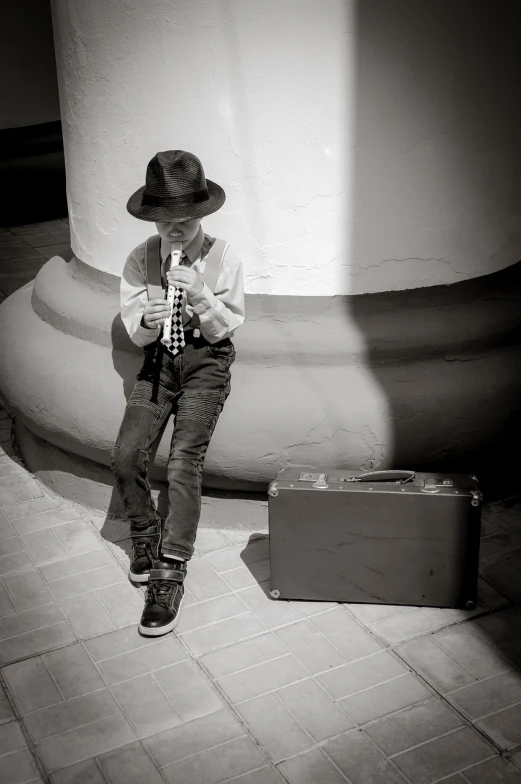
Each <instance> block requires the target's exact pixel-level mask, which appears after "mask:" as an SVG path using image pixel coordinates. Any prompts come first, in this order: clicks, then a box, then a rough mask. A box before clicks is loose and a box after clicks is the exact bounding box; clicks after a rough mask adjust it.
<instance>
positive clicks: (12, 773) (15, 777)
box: [0, 749, 42, 784]
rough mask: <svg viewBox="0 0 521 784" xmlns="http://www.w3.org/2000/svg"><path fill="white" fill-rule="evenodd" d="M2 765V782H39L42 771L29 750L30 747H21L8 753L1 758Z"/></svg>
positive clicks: (16, 783) (11, 783) (18, 783)
mask: <svg viewBox="0 0 521 784" xmlns="http://www.w3.org/2000/svg"><path fill="white" fill-rule="evenodd" d="M0 765H1V766H2V784H28V783H29V782H31V784H38V782H41V781H42V779H41V778H40V771H39V770H38V768H37V767H36V764H35V762H34V760H33V758H32V756H31V753H30V752H29V749H20V751H15V752H13V753H12V754H6V755H5V757H2V758H1V759H0Z"/></svg>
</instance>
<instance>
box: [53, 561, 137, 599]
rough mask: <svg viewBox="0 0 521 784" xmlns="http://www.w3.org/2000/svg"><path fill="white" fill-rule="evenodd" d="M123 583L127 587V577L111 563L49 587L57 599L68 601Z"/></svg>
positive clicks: (56, 582) (63, 579)
mask: <svg viewBox="0 0 521 784" xmlns="http://www.w3.org/2000/svg"><path fill="white" fill-rule="evenodd" d="M95 552H96V551H95ZM99 552H103V551H102V550H100V551H99ZM121 582H125V585H126V582H127V579H126V577H125V575H124V574H123V572H122V571H121V569H120V568H119V567H118V565H117V564H115V563H110V564H107V565H106V566H100V567H99V568H98V569H93V570H91V571H88V572H81V573H80V574H73V575H71V576H70V577H62V578H61V580H54V581H53V582H50V583H48V585H49V588H50V589H51V592H52V593H53V595H54V597H55V598H56V599H66V598H68V597H69V596H77V595H79V594H82V593H86V592H87V591H92V590H94V589H96V588H104V587H107V586H115V584H116V583H121Z"/></svg>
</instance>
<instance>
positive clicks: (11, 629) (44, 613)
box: [0, 604, 64, 640]
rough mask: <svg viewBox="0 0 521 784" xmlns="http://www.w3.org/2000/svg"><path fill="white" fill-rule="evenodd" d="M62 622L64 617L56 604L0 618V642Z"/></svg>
mask: <svg viewBox="0 0 521 784" xmlns="http://www.w3.org/2000/svg"><path fill="white" fill-rule="evenodd" d="M63 620H64V615H63V613H62V612H61V610H60V608H59V607H58V606H57V605H56V604H46V605H44V606H43V607H37V608H36V609H34V610H24V611H23V612H20V613H17V614H16V615H11V616H9V617H7V618H0V640H3V639H6V638H7V637H15V636H16V635H18V634H24V633H25V632H30V631H34V630H35V629H41V628H43V627H44V626H50V625H52V624H54V623H59V622H60V621H63Z"/></svg>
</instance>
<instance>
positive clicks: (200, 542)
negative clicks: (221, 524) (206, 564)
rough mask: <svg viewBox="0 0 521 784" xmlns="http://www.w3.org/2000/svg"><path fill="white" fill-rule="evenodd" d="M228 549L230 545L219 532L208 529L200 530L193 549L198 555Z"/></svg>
mask: <svg viewBox="0 0 521 784" xmlns="http://www.w3.org/2000/svg"><path fill="white" fill-rule="evenodd" d="M229 547H230V543H229V542H228V540H227V539H226V537H225V536H224V535H223V534H222V533H221V532H220V531H212V530H211V529H209V528H206V529H205V528H200V529H199V530H198V532H197V538H196V540H195V549H196V551H197V552H198V553H199V555H206V554H207V553H212V552H215V550H224V549H226V548H229Z"/></svg>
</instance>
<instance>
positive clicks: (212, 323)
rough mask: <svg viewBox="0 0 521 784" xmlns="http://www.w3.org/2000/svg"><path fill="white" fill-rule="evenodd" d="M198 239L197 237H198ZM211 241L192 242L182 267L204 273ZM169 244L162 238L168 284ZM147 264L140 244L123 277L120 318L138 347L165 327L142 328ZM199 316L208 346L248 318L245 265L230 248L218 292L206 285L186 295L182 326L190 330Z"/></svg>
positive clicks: (132, 255) (154, 337) (163, 267)
mask: <svg viewBox="0 0 521 784" xmlns="http://www.w3.org/2000/svg"><path fill="white" fill-rule="evenodd" d="M196 239H197V238H196ZM211 243H212V238H211V237H209V236H208V235H207V234H204V235H203V243H202V247H201V243H200V242H199V243H196V242H192V243H190V245H189V246H188V247H187V248H185V251H184V252H183V257H182V258H181V264H183V265H185V266H189V267H191V266H193V267H194V269H197V270H199V272H200V273H201V274H203V273H204V269H205V266H206V261H205V257H206V254H207V253H208V250H209V248H210V246H211ZM170 250H171V246H170V244H169V243H167V242H165V241H164V240H163V239H161V277H162V279H163V283H164V285H165V281H166V272H167V271H168V269H169V267H170ZM146 281H147V279H146V261H145V243H144V242H143V243H141V245H138V247H137V248H134V250H133V251H132V252H131V253H130V255H129V257H128V258H127V261H126V264H125V267H124V269H123V275H122V276H121V287H120V302H121V319H122V321H123V324H124V325H125V328H126V330H127V332H128V334H129V336H130V339H131V340H132V342H133V343H135V344H136V345H137V346H147V345H149V343H153V342H154V340H156V339H157V338H158V337H159V335H160V334H161V332H162V327H157V328H156V329H148V327H144V326H143V325H142V321H141V320H142V317H143V310H144V307H145V304H146V302H147V300H148V292H147V282H146ZM194 313H196V314H197V315H198V316H199V321H200V323H199V329H200V330H201V334H202V335H203V337H205V338H206V340H207V341H208V342H209V343H217V342H218V341H219V340H223V339H224V338H227V337H231V336H232V335H233V333H234V331H235V330H236V329H237V327H240V326H241V324H242V323H243V322H244V319H245V306H244V283H243V273H242V264H241V262H240V261H238V260H237V259H235V258H234V257H233V254H232V253H230V249H228V251H227V253H226V255H225V257H224V260H223V263H222V266H221V270H220V273H219V276H218V278H217V284H216V286H215V292H212V291H211V290H210V289H209V288H208V286H207V285H206V283H203V289H202V291H201V292H200V293H199V294H197V295H196V296H194V297H187V296H186V292H183V327H184V329H185V330H187V329H189V328H190V322H191V320H192V316H193V314H194Z"/></svg>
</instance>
